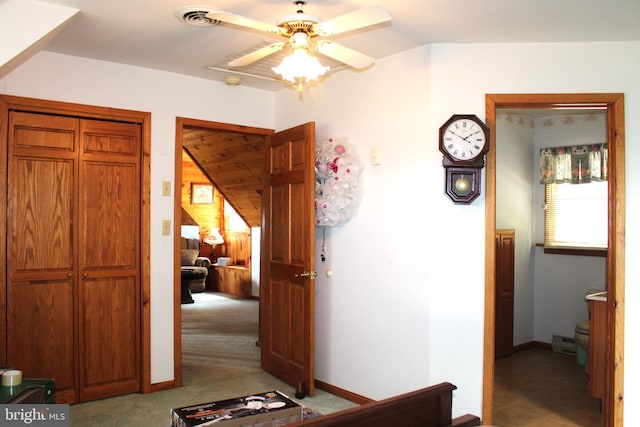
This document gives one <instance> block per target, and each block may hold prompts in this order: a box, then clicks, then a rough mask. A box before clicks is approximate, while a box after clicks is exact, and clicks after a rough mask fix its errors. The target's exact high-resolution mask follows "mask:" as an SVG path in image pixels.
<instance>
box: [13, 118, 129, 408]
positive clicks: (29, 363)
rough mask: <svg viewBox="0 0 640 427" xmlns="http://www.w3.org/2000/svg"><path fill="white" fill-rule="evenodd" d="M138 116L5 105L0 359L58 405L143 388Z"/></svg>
mask: <svg viewBox="0 0 640 427" xmlns="http://www.w3.org/2000/svg"><path fill="white" fill-rule="evenodd" d="M140 140H141V132H140V128H139V126H138V125H136V124H125V123H117V122H109V121H98V120H82V119H78V118H73V117H62V116H55V115H49V114H36V113H25V112H16V111H14V112H11V113H10V115H9V137H8V170H7V172H8V173H7V180H8V185H7V188H8V192H7V212H8V215H7V218H8V221H7V350H6V360H7V363H8V364H10V365H14V366H16V367H17V368H19V369H21V370H22V371H23V375H24V376H25V377H27V378H38V377H43V378H54V379H55V383H56V402H57V403H73V402H77V401H85V400H91V399H97V398H101V397H107V396H114V395H118V394H124V393H130V392H133V391H139V390H140V387H141V384H140V378H141V369H140V352H141V347H140V339H141V338H140V271H139V268H140V240H141V237H140V215H141V205H140V202H139V200H140V164H139V162H140V158H141V147H140Z"/></svg>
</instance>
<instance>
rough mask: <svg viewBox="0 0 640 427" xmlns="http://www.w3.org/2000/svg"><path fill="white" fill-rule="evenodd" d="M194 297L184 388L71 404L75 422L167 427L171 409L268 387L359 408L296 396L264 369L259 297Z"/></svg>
mask: <svg viewBox="0 0 640 427" xmlns="http://www.w3.org/2000/svg"><path fill="white" fill-rule="evenodd" d="M193 298H194V301H195V302H194V303H193V304H183V305H182V373H183V386H182V387H180V388H176V389H172V390H166V391H160V392H155V393H149V394H138V393H134V394H129V395H125V396H118V397H112V398H109V399H102V400H97V401H93V402H86V403H79V404H75V405H71V425H72V426H75V427H84V426H87V427H89V426H91V427H102V426H104V427H110V426H114V427H115V426H117V427H129V426H131V427H133V426H135V427H147V426H149V427H151V426H158V427H168V426H170V424H171V421H170V416H169V414H170V410H171V408H176V407H182V406H188V405H193V404H198V403H205V402H212V401H216V400H223V399H229V398H233V397H238V396H245V395H250V394H254V393H261V392H265V391H270V390H280V391H281V392H283V393H285V394H286V395H288V396H289V397H290V398H292V399H293V400H296V401H297V402H298V403H300V404H301V405H305V406H308V407H309V408H312V409H313V410H315V411H318V412H320V413H323V414H328V413H331V412H335V411H339V410H342V409H346V408H350V407H353V406H356V405H355V404H354V403H352V402H350V401H348V400H345V399H341V398H339V397H336V396H334V395H331V394H329V393H326V392H324V391H322V390H318V389H316V393H315V395H314V396H313V397H306V398H305V399H302V400H298V399H295V398H294V396H293V395H294V393H295V390H294V389H293V387H291V386H289V385H288V384H286V383H284V382H282V381H281V380H279V379H277V378H275V377H273V376H271V375H269V374H267V373H266V372H264V371H262V370H261V369H260V348H259V347H257V346H256V340H257V337H258V301H256V300H251V299H241V298H235V297H233V296H229V295H225V294H220V293H212V292H203V293H196V294H194V295H193Z"/></svg>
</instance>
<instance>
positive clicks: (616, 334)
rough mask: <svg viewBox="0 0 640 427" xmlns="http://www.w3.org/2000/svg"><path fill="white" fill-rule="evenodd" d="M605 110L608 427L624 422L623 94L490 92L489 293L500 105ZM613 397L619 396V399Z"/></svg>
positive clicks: (490, 333)
mask: <svg viewBox="0 0 640 427" xmlns="http://www.w3.org/2000/svg"><path fill="white" fill-rule="evenodd" d="M568 107H572V108H589V107H591V108H604V109H606V111H607V139H608V143H609V173H610V179H609V202H608V212H609V230H608V232H609V251H608V258H607V263H606V265H607V274H606V277H607V291H608V296H609V298H608V302H607V333H608V336H609V337H610V338H611V339H608V340H607V343H608V344H607V349H606V353H607V367H606V371H607V375H606V377H607V381H606V393H605V399H604V401H603V407H604V418H605V426H613V425H621V424H622V396H623V390H622V379H623V345H624V343H623V334H622V331H623V327H624V321H623V318H624V317H623V316H624V305H623V298H622V297H623V295H624V96H623V95H622V94H569V95H563V94H548V95H524V94H523V95H518V94H515V95H487V96H486V121H487V126H488V127H489V128H490V129H491V147H492V148H491V150H490V151H489V153H488V154H487V169H486V175H487V189H486V227H485V230H486V245H485V251H486V258H485V262H486V265H485V274H486V276H485V295H493V294H494V292H495V255H496V254H495V244H494V236H495V232H496V110H497V109H498V108H554V109H557V108H568ZM494 328H495V302H494V300H493V298H486V299H485V348H484V350H485V351H484V355H485V356H484V385H483V417H482V418H483V422H484V423H485V424H487V423H491V422H492V418H493V414H492V407H493V381H494V366H495V365H494V343H495V337H494V332H495V329H494ZM615 396H620V398H619V399H616V398H615Z"/></svg>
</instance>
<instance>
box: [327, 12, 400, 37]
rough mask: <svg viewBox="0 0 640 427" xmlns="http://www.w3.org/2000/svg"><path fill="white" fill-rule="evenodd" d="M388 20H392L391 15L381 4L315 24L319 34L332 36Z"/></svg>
mask: <svg viewBox="0 0 640 427" xmlns="http://www.w3.org/2000/svg"><path fill="white" fill-rule="evenodd" d="M388 21H391V15H390V14H389V12H387V10H386V9H384V8H382V7H380V6H367V7H363V8H360V9H356V10H354V11H353V12H349V13H345V14H344V15H340V16H336V17H335V18H333V19H329V20H328V21H324V22H321V23H319V24H317V25H316V26H315V29H316V32H317V33H318V35H321V36H332V35H335V34H340V33H345V32H347V31H352V30H357V29H360V28H364V27H369V26H371V25H376V24H382V23H383V22H388Z"/></svg>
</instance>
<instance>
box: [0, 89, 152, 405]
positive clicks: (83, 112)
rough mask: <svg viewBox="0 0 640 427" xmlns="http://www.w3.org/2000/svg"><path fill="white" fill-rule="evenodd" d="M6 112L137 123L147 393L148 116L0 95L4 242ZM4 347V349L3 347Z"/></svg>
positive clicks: (1, 304)
mask: <svg viewBox="0 0 640 427" xmlns="http://www.w3.org/2000/svg"><path fill="white" fill-rule="evenodd" d="M9 110H20V111H29V112H36V113H43V114H56V115H63V116H72V117H81V118H92V119H99V120H113V121H121V122H127V123H138V124H140V126H141V132H142V135H141V138H142V141H141V144H142V153H141V156H142V159H141V172H140V173H141V176H140V180H141V188H140V197H141V212H140V221H141V224H140V238H141V240H142V241H141V244H140V272H139V274H140V292H141V295H140V303H141V307H140V316H141V323H140V328H141V331H140V333H141V340H140V341H141V349H140V351H141V355H140V357H141V365H142V366H141V374H140V375H141V378H140V382H141V384H140V387H141V392H143V393H147V392H149V391H151V388H152V386H151V304H150V293H151V272H150V271H151V267H150V260H151V256H150V250H151V249H150V247H151V243H150V231H149V230H150V227H149V223H150V200H151V196H150V188H151V160H150V159H151V113H149V112H144V111H133V110H124V109H117V108H110V107H100V106H93V105H83V104H74V103H68V102H59V101H51V100H44V99H34V98H24V97H19V96H11V95H0V117H1V119H0V156H2V158H0V162H1V164H0V180H1V181H2V182H1V183H0V187H1V188H0V223H1V224H2V225H1V226H0V239H3V240H2V241H6V200H7V197H6V183H7V181H6V179H7V170H6V164H7V157H6V156H7V136H8V129H7V126H8V112H9ZM0 248H1V249H0V274H2V277H6V259H7V257H6V249H5V245H0ZM6 293H7V287H6V281H4V283H3V285H2V286H1V287H0V342H3V343H6V328H7V324H6ZM3 347H4V348H6V346H3ZM5 351H6V350H5ZM5 351H3V352H1V353H0V363H4V362H5V361H6V352H5Z"/></svg>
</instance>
